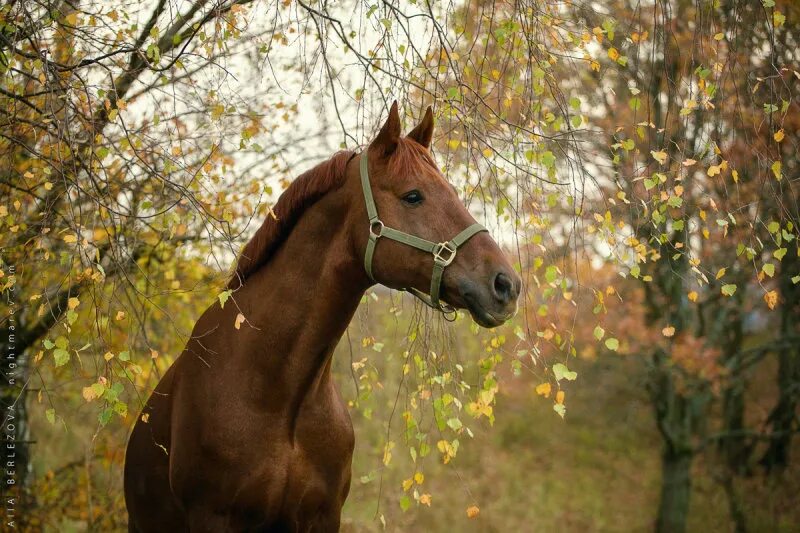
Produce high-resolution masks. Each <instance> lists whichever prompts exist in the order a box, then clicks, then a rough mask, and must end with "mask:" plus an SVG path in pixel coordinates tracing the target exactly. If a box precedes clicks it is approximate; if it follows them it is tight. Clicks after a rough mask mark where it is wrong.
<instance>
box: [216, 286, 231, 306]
mask: <svg viewBox="0 0 800 533" xmlns="http://www.w3.org/2000/svg"><path fill="white" fill-rule="evenodd" d="M231 294H233V291H232V290H227V291H222V292H221V293H219V294H218V295H217V298H219V306H220V308H222V309H224V308H225V302H227V301H228V298H230V297H231Z"/></svg>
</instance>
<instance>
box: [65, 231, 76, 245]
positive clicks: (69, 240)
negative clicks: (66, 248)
mask: <svg viewBox="0 0 800 533" xmlns="http://www.w3.org/2000/svg"><path fill="white" fill-rule="evenodd" d="M64 242H65V243H67V244H73V243H76V242H78V236H77V235H75V234H74V233H70V234H69V235H64Z"/></svg>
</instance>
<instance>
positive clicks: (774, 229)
mask: <svg viewBox="0 0 800 533" xmlns="http://www.w3.org/2000/svg"><path fill="white" fill-rule="evenodd" d="M767 229H768V230H769V232H770V233H778V230H779V229H781V225H780V223H779V222H775V221H774V220H773V221H772V222H770V223H769V225H768V226H767Z"/></svg>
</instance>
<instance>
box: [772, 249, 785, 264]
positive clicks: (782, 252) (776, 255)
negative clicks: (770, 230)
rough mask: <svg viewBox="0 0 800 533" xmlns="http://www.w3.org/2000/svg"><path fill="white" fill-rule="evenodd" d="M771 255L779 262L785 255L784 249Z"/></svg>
mask: <svg viewBox="0 0 800 533" xmlns="http://www.w3.org/2000/svg"><path fill="white" fill-rule="evenodd" d="M772 255H773V256H774V257H775V259H777V260H778V261H780V260H782V259H783V256H785V255H786V248H778V249H777V250H775V251H774V252H772Z"/></svg>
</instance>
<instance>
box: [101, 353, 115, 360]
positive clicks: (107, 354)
mask: <svg viewBox="0 0 800 533" xmlns="http://www.w3.org/2000/svg"><path fill="white" fill-rule="evenodd" d="M103 359H105V360H106V361H111V360H112V359H114V354H113V353H111V352H106V353H105V355H103Z"/></svg>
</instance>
